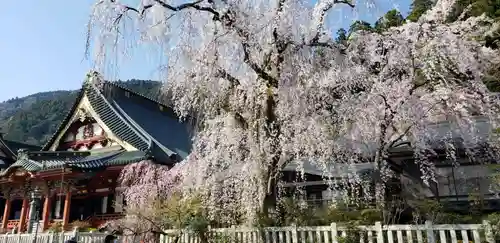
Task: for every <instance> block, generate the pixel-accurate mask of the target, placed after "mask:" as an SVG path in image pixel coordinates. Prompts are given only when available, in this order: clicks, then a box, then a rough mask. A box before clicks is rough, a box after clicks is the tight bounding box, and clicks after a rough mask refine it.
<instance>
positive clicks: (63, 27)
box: [0, 0, 409, 101]
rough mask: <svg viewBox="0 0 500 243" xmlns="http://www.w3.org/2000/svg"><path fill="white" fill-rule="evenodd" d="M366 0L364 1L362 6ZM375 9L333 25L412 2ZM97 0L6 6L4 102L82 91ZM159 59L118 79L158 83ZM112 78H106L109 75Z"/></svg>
mask: <svg viewBox="0 0 500 243" xmlns="http://www.w3.org/2000/svg"><path fill="white" fill-rule="evenodd" d="M361 1H363V2H366V0H360V2H361ZM374 1H375V7H374V8H373V7H369V8H368V7H367V5H366V4H363V5H360V6H359V7H358V9H357V10H356V11H353V10H350V9H347V8H340V9H339V10H336V11H334V12H333V13H332V14H334V15H335V16H339V17H335V18H330V20H329V24H330V25H331V26H334V27H347V26H348V25H349V23H350V22H351V20H352V19H363V20H367V21H369V22H373V21H375V20H376V19H377V18H378V17H379V16H381V15H382V14H383V13H385V12H386V11H387V10H389V9H392V8H394V7H397V8H399V9H400V11H401V12H402V13H403V14H404V15H406V13H407V12H408V6H409V0H374ZM93 2H94V0H43V1H42V0H30V1H5V2H4V3H3V4H2V11H1V12H0V23H2V27H3V29H2V33H1V34H0V53H1V57H2V58H1V59H0V75H1V76H0V84H1V85H0V101H4V100H7V99H10V98H14V97H16V96H17V97H22V96H25V95H29V94H32V93H37V92H42V91H51V90H68V89H77V88H79V87H80V85H81V84H82V81H83V78H84V75H85V73H86V72H87V71H88V70H89V69H91V68H92V62H91V61H89V60H85V59H84V51H85V33H86V24H87V21H88V17H89V13H90V8H91V5H92V4H93ZM156 61H157V59H155V58H151V55H147V54H141V52H140V51H135V52H134V53H132V55H131V57H130V58H128V59H126V61H124V62H122V63H121V65H120V67H119V71H118V72H114V73H113V75H112V77H113V78H120V79H131V78H138V79H158V78H159V73H158V72H157V70H158V68H157V67H158V63H157V62H156ZM105 75H106V74H105Z"/></svg>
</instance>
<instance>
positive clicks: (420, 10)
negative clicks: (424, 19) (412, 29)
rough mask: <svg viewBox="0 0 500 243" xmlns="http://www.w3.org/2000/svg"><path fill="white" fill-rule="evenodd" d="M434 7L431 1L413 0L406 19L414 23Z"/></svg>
mask: <svg viewBox="0 0 500 243" xmlns="http://www.w3.org/2000/svg"><path fill="white" fill-rule="evenodd" d="M433 5H434V2H433V1H432V0H414V1H413V3H412V4H411V6H410V9H411V11H410V14H409V15H408V17H406V19H407V20H410V21H412V22H416V21H417V20H418V19H419V18H420V16H422V14H424V13H425V12H426V11H427V10H429V9H431V8H432V6H433Z"/></svg>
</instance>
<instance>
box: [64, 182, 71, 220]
mask: <svg viewBox="0 0 500 243" xmlns="http://www.w3.org/2000/svg"><path fill="white" fill-rule="evenodd" d="M70 206H71V190H68V192H67V193H66V198H65V199H64V211H63V229H66V227H68V224H69V208H70Z"/></svg>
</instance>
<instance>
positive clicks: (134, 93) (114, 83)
mask: <svg viewBox="0 0 500 243" xmlns="http://www.w3.org/2000/svg"><path fill="white" fill-rule="evenodd" d="M105 82H106V83H107V84H109V85H112V86H115V87H117V88H119V89H123V90H125V91H127V92H130V93H131V94H133V95H136V96H139V97H141V98H143V99H146V100H149V101H151V102H153V103H156V104H158V105H162V106H165V107H166V108H170V109H171V110H172V111H174V109H173V108H172V107H171V106H170V105H168V104H166V103H164V102H161V101H160V100H159V99H155V98H153V97H151V96H146V95H144V94H141V93H139V92H136V91H133V90H131V89H129V88H127V87H125V86H123V85H121V84H119V82H118V81H105ZM174 114H175V112H174Z"/></svg>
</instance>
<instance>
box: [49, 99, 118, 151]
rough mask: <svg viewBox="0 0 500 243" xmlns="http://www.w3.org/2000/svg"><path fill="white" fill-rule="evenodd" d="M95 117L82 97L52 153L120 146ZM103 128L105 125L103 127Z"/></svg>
mask: <svg viewBox="0 0 500 243" xmlns="http://www.w3.org/2000/svg"><path fill="white" fill-rule="evenodd" d="M94 116H95V112H93V110H92V107H91V106H90V104H89V103H88V100H87V98H86V97H85V96H84V97H83V98H82V100H81V101H80V104H79V105H78V107H77V108H76V109H75V111H74V114H72V115H71V119H70V120H69V122H68V123H67V125H66V128H65V129H64V130H63V132H62V133H61V134H59V135H58V139H57V140H56V143H55V144H54V145H53V147H52V150H53V151H88V150H95V149H101V148H105V147H111V146H114V145H122V144H121V143H120V141H117V139H116V137H115V136H113V134H109V133H108V132H107V131H108V130H107V129H106V128H105V127H103V124H102V122H100V120H99V119H98V118H97V117H94ZM104 126H105V125H104Z"/></svg>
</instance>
